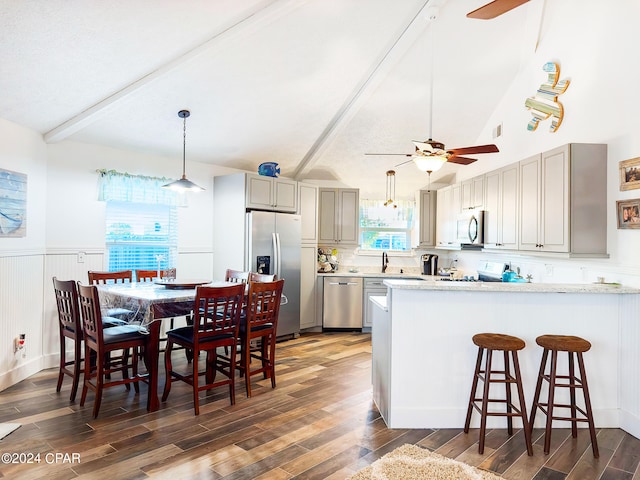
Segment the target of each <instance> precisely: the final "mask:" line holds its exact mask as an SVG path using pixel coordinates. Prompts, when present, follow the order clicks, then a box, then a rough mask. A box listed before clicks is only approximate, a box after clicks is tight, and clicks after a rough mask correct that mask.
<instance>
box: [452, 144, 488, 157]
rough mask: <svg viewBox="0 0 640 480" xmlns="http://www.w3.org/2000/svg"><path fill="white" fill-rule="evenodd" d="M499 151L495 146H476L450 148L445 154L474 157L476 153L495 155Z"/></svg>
mask: <svg viewBox="0 0 640 480" xmlns="http://www.w3.org/2000/svg"><path fill="white" fill-rule="evenodd" d="M499 151H500V150H498V147H496V146H495V145H476V146H475V147H464V148H452V149H451V150H447V152H449V153H453V154H454V155H474V154H476V153H495V152H499Z"/></svg>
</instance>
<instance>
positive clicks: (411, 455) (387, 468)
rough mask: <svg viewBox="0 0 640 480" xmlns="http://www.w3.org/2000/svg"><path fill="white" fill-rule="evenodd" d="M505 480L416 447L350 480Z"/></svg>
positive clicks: (406, 447) (398, 450)
mask: <svg viewBox="0 0 640 480" xmlns="http://www.w3.org/2000/svg"><path fill="white" fill-rule="evenodd" d="M501 478H502V477H499V476H498V475H495V474H493V473H490V472H487V471H486V470H481V469H479V468H476V467H472V466H471V465H467V464H465V463H462V462H458V461H456V460H452V459H451V458H447V457H443V456H442V455H440V454H437V453H434V452H430V451H429V450H427V449H426V448H420V447H418V446H416V445H409V444H406V445H403V446H401V447H398V448H396V449H395V450H393V451H392V452H389V453H387V454H386V455H385V456H384V457H382V458H380V459H378V460H376V461H375V462H373V463H372V464H371V465H369V466H368V467H365V468H363V469H362V470H360V471H358V472H356V473H355V474H354V475H352V476H351V477H349V480H424V479H433V480H499V479H501Z"/></svg>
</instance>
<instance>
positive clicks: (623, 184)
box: [620, 157, 640, 190]
mask: <svg viewBox="0 0 640 480" xmlns="http://www.w3.org/2000/svg"><path fill="white" fill-rule="evenodd" d="M636 188H640V157H638V158H632V159H630V160H624V161H622V162H620V190H633V189H636Z"/></svg>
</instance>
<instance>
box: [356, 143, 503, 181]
mask: <svg viewBox="0 0 640 480" xmlns="http://www.w3.org/2000/svg"><path fill="white" fill-rule="evenodd" d="M413 144H414V145H415V148H416V150H415V152H414V153H365V155H401V156H404V157H410V158H411V160H407V161H406V162H403V163H400V164H398V165H396V166H400V165H404V164H405V163H409V162H415V164H416V166H417V167H418V168H419V169H420V170H422V171H424V172H429V173H431V172H435V171H436V170H438V169H440V167H442V166H443V165H444V164H445V163H447V162H449V163H457V164H460V165H469V164H470V163H473V162H475V161H476V160H477V159H475V158H468V157H463V156H462V155H476V154H480V153H495V152H498V151H499V150H498V147H497V146H495V145H493V144H491V145H476V146H473V147H464V148H451V149H449V150H446V149H445V146H444V144H443V143H440V142H436V141H433V140H432V139H431V138H429V140H426V141H424V142H418V141H415V140H414V141H413Z"/></svg>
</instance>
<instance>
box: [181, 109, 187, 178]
mask: <svg viewBox="0 0 640 480" xmlns="http://www.w3.org/2000/svg"><path fill="white" fill-rule="evenodd" d="M186 167H187V116H186V115H185V116H184V117H182V178H187V173H186V172H187V168H186Z"/></svg>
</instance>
